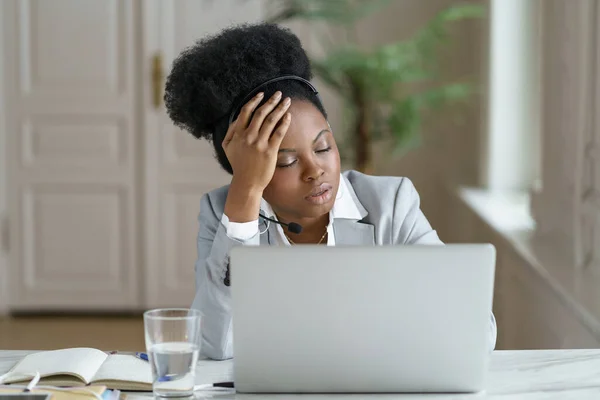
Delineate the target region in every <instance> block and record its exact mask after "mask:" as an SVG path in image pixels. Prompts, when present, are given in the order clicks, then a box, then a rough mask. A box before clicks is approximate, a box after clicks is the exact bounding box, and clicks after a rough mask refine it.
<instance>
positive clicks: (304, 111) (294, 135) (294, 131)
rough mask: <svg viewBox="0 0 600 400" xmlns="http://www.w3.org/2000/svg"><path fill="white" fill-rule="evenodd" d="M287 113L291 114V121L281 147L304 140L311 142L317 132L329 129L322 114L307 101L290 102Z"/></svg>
mask: <svg viewBox="0 0 600 400" xmlns="http://www.w3.org/2000/svg"><path fill="white" fill-rule="evenodd" d="M288 111H289V112H290V113H291V114H292V121H291V123H290V127H289V129H288V131H287V134H286V135H285V137H284V138H283V142H282V144H281V147H286V144H291V143H297V142H301V141H306V140H309V141H310V142H312V141H313V140H314V138H315V136H316V135H317V134H319V132H321V131H322V130H323V129H329V126H328V125H327V120H326V119H325V117H324V116H323V114H321V112H320V111H319V110H318V109H317V108H316V107H315V106H314V105H313V104H312V103H310V102H308V101H298V100H292V105H291V106H290V108H289V110H288Z"/></svg>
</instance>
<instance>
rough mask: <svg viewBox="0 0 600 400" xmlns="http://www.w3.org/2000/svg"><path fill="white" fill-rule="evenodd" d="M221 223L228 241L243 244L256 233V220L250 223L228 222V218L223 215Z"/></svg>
mask: <svg viewBox="0 0 600 400" xmlns="http://www.w3.org/2000/svg"><path fill="white" fill-rule="evenodd" d="M221 223H222V224H223V226H224V227H225V229H226V230H227V236H228V237H229V238H230V239H235V240H239V241H241V242H245V241H246V240H248V239H250V238H252V237H253V236H254V235H256V234H257V233H258V219H255V220H254V221H250V222H230V221H229V217H227V215H225V214H223V216H222V217H221Z"/></svg>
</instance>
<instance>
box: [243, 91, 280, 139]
mask: <svg viewBox="0 0 600 400" xmlns="http://www.w3.org/2000/svg"><path fill="white" fill-rule="evenodd" d="M281 95H282V94H281V92H280V91H277V92H275V94H274V95H273V96H271V98H270V99H269V101H267V102H266V103H265V104H263V105H262V106H261V107H260V108H259V109H258V110H256V112H255V113H254V115H253V116H252V121H251V122H250V125H249V126H248V130H247V131H248V137H247V138H248V139H249V140H251V141H254V140H256V138H257V137H258V133H259V132H260V129H261V127H262V124H263V121H264V120H265V118H267V116H268V115H269V114H271V111H273V109H274V108H275V107H276V106H277V104H278V103H279V100H281Z"/></svg>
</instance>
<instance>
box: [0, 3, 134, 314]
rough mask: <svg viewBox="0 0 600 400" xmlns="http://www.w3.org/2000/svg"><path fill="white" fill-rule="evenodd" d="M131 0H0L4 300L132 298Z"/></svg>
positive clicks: (109, 301) (15, 303)
mask: <svg viewBox="0 0 600 400" xmlns="http://www.w3.org/2000/svg"><path fill="white" fill-rule="evenodd" d="M135 4H136V3H134V2H133V1H131V0H127V1H118V0H55V1H51V2H49V1H41V0H19V1H17V0H8V1H6V2H4V14H3V15H2V18H3V21H2V24H3V25H4V27H3V29H5V31H4V38H5V41H4V47H5V56H6V64H5V65H6V71H5V76H4V79H5V85H6V90H7V96H6V109H7V121H6V124H7V132H8V136H7V147H8V149H9V151H8V155H9V157H8V158H9V159H8V163H9V168H8V170H9V209H10V210H11V214H10V228H11V229H10V243H11V249H10V262H9V266H10V270H9V279H10V282H11V284H10V288H9V292H10V293H9V300H10V308H11V309H12V310H15V311H18V310H39V309H47V310H60V309H112V310H114V309H132V308H137V307H139V306H140V296H139V290H138V284H137V281H138V272H139V266H138V257H137V256H138V254H137V253H138V250H137V245H136V243H137V240H136V225H137V224H138V222H139V218H138V217H137V216H136V212H137V211H136V207H135V205H136V204H137V202H136V196H137V190H136V184H135V182H136V158H137V157H138V153H139V152H138V150H137V141H138V140H139V139H138V138H137V137H136V132H137V129H138V124H137V122H136V120H135V107H134V102H135V80H134V78H135V74H134V67H135V66H134V62H135V59H134V55H135V37H134V35H135V18H134V14H135V13H136V12H139V10H138V11H136V10H135Z"/></svg>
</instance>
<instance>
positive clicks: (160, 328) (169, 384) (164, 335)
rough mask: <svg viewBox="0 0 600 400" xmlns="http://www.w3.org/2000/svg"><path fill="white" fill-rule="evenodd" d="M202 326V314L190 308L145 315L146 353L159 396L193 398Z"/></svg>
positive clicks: (168, 309) (156, 311) (148, 312)
mask: <svg viewBox="0 0 600 400" xmlns="http://www.w3.org/2000/svg"><path fill="white" fill-rule="evenodd" d="M201 323H202V319H201V316H200V312H199V311H198V310H194V309H189V308H162V309H155V310H149V311H146V312H145V313H144V332H145V337H146V350H147V352H148V361H149V362H150V364H151V366H152V380H153V381H152V382H153V383H152V390H153V392H154V395H155V396H158V397H187V396H191V395H193V393H194V382H195V378H196V363H197V362H198V354H199V353H200V343H201V342H200V326H201Z"/></svg>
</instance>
